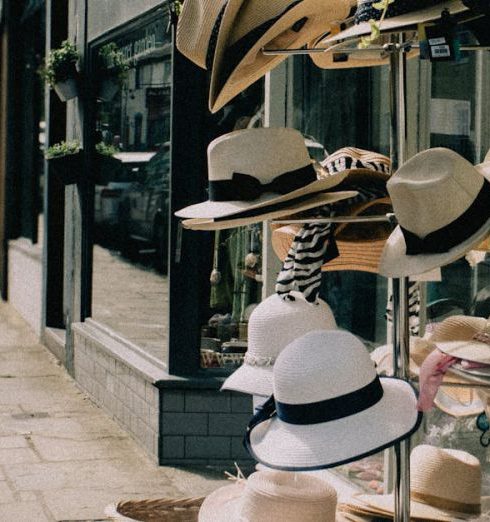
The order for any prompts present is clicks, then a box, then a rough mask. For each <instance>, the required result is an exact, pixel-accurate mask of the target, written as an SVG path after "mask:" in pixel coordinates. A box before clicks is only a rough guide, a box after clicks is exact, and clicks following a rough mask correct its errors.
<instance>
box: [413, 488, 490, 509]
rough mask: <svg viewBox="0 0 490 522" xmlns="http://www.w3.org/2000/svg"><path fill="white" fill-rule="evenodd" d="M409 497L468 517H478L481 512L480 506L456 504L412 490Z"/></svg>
mask: <svg viewBox="0 0 490 522" xmlns="http://www.w3.org/2000/svg"><path fill="white" fill-rule="evenodd" d="M410 496H411V497H412V499H413V500H416V501H418V502H422V503H423V504H428V505H430V506H432V507H436V508H439V509H444V510H447V511H456V512H459V513H467V514H469V515H479V514H480V512H481V506H480V504H467V503H465V502H458V501H456V500H450V499H447V498H441V497H438V496H435V495H428V494H427V493H418V492H417V491H413V489H412V490H411V491H410Z"/></svg>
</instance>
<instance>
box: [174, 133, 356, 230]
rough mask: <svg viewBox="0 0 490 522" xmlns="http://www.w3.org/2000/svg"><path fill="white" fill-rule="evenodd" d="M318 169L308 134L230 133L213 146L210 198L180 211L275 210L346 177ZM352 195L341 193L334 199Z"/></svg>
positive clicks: (214, 214) (220, 214)
mask: <svg viewBox="0 0 490 522" xmlns="http://www.w3.org/2000/svg"><path fill="white" fill-rule="evenodd" d="M318 168H319V167H317V169H318ZM317 169H316V168H315V167H314V166H313V164H312V160H311V159H310V156H309V154H308V149H307V148H306V145H305V142H304V138H303V136H302V134H301V133H300V132H299V131H297V130H295V129H289V128H253V129H243V130H238V131H234V132H230V133H228V134H225V135H223V136H220V137H219V138H217V139H215V140H214V141H212V142H211V143H210V144H209V146H208V178H209V200H208V201H205V202H203V203H198V204H195V205H190V206H188V207H185V208H183V209H181V210H179V211H178V212H176V213H175V215H176V216H178V217H183V218H199V219H207V220H209V219H216V218H224V217H231V216H234V215H236V214H237V213H243V212H244V211H255V210H257V209H260V208H264V207H268V211H274V210H278V209H282V208H283V207H284V206H285V205H287V204H289V203H291V204H292V203H297V202H298V201H297V200H298V199H299V198H302V199H301V201H305V200H306V199H307V198H308V196H310V195H311V196H312V195H315V194H317V193H319V192H323V191H326V190H328V189H331V188H333V187H334V186H336V185H338V184H339V183H340V182H341V181H342V180H343V178H344V177H345V175H343V174H339V175H338V176H324V177H323V178H322V179H318V177H319V176H318V173H317ZM319 169H320V170H323V169H322V168H319ZM351 195H352V193H344V194H340V195H339V194H337V195H336V196H334V197H333V200H337V199H342V198H343V197H349V196H351ZM295 200H296V201H295ZM273 205H277V206H276V207H272V206H273ZM238 217H244V216H243V214H241V215H240V216H238ZM257 221H259V220H257Z"/></svg>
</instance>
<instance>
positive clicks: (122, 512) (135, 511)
mask: <svg viewBox="0 0 490 522" xmlns="http://www.w3.org/2000/svg"><path fill="white" fill-rule="evenodd" d="M204 498H205V497H193V498H181V499H171V498H159V499H155V500H125V501H123V502H119V503H117V504H111V505H110V506H107V508H106V509H105V514H106V516H107V517H108V518H109V520H117V521H118V522H123V521H124V522H130V521H131V522H135V521H138V522H156V521H159V522H197V517H198V513H199V508H200V506H201V504H202V503H203V501H204Z"/></svg>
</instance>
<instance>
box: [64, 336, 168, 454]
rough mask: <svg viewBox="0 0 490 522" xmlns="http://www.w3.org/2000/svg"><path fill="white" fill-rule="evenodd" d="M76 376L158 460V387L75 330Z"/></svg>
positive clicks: (97, 401) (92, 395)
mask: <svg viewBox="0 0 490 522" xmlns="http://www.w3.org/2000/svg"><path fill="white" fill-rule="evenodd" d="M74 352H75V365H74V366H75V379H76V381H77V382H78V383H79V385H80V386H81V387H82V388H83V389H84V390H85V391H86V392H87V393H88V394H89V395H90V396H91V397H92V399H93V400H94V401H95V402H96V404H98V405H99V406H100V407H101V408H103V409H104V410H105V411H106V412H107V413H109V414H110V416H111V417H113V418H114V419H115V420H116V421H117V422H118V423H119V424H120V425H121V427H122V428H123V429H124V430H126V431H128V432H129V433H130V434H131V435H132V437H133V438H134V439H135V440H136V442H138V444H139V445H140V446H142V447H143V449H144V450H146V452H147V453H148V454H149V455H150V456H151V458H152V459H154V460H155V462H158V437H159V429H158V424H159V397H158V396H159V390H158V388H156V387H155V386H154V385H153V383H152V382H150V381H148V380H147V379H145V378H144V376H143V375H142V374H141V373H139V372H137V371H135V370H134V369H133V368H131V367H130V366H129V365H127V364H126V363H124V362H122V361H120V360H118V359H117V358H114V357H111V356H110V355H109V354H108V353H107V351H106V350H105V349H104V348H103V347H101V346H100V345H98V343H97V342H94V341H92V340H91V339H88V338H85V337H84V336H82V335H80V334H78V333H75V350H74Z"/></svg>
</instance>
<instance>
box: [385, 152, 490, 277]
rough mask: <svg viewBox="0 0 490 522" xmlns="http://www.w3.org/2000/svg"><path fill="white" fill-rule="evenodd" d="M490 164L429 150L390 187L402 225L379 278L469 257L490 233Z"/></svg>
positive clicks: (387, 250) (410, 162)
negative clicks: (469, 253) (471, 161)
mask: <svg viewBox="0 0 490 522" xmlns="http://www.w3.org/2000/svg"><path fill="white" fill-rule="evenodd" d="M489 179H490V164H489V163H485V164H482V165H477V166H476V167H474V166H473V165H472V164H471V163H469V162H468V161H467V160H465V159H464V158H463V157H462V156H460V155H459V154H457V153H456V152H454V151H452V150H449V149H444V148H434V149H428V150H425V151H423V152H420V153H419V154H416V155H415V156H414V157H413V158H411V159H410V160H408V161H407V162H406V163H405V164H404V165H402V166H401V167H400V169H399V170H398V171H397V172H396V173H395V174H394V175H393V176H392V177H391V179H390V180H389V181H388V183H387V187H388V192H389V194H390V197H391V201H392V203H393V209H394V211H395V215H396V217H397V219H398V226H397V227H396V228H395V229H394V231H393V232H392V234H391V235H390V237H389V238H388V239H387V241H386V244H385V248H384V250H383V255H382V256H381V261H380V273H381V274H382V275H385V276H387V277H405V276H409V275H414V274H422V273H424V272H427V271H429V270H431V269H433V268H438V267H441V266H443V265H447V264H448V263H451V262H452V261H455V260H456V259H458V258H460V257H462V256H464V255H465V254H466V253H467V252H469V251H470V250H472V249H473V248H474V247H475V246H476V245H478V244H479V243H481V241H482V240H483V239H484V238H485V237H487V236H488V235H489V234H490V212H489V209H490V183H489Z"/></svg>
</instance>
